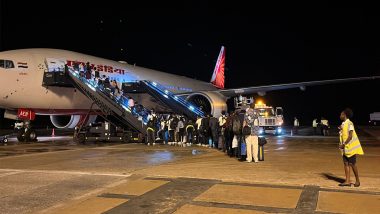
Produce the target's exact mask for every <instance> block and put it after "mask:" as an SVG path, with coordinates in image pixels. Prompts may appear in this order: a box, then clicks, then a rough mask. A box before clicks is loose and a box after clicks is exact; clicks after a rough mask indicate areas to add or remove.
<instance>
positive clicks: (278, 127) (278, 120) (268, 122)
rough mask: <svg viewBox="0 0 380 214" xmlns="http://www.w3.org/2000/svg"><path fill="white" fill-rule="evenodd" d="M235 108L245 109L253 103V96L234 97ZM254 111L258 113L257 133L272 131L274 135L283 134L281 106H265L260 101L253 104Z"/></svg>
mask: <svg viewBox="0 0 380 214" xmlns="http://www.w3.org/2000/svg"><path fill="white" fill-rule="evenodd" d="M234 102H235V108H236V109H246V108H248V107H250V106H252V104H253V103H254V99H253V97H243V96H239V97H235V99H234ZM254 109H255V111H256V112H257V113H258V115H259V126H260V130H259V134H265V133H272V134H275V135H280V134H283V129H282V125H283V124H284V116H283V109H282V107H276V108H274V107H272V106H267V105H266V104H265V103H263V102H262V101H258V102H257V103H256V104H255V108H254Z"/></svg>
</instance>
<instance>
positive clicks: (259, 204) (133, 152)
mask: <svg viewBox="0 0 380 214" xmlns="http://www.w3.org/2000/svg"><path fill="white" fill-rule="evenodd" d="M359 137H360V136H359ZM337 143H338V142H337V138H335V137H333V136H332V137H312V136H307V137H302V136H282V137H269V138H268V144H267V145H266V146H265V148H264V151H265V160H264V161H262V162H259V163H246V162H239V161H237V160H236V159H234V158H230V157H228V156H226V155H225V154H224V153H222V152H220V151H217V150H214V149H208V148H204V147H198V146H193V147H186V148H183V147H171V146H163V145H160V146H154V147H152V146H150V147H148V146H145V145H139V144H112V145H110V144H108V145H106V144H90V145H75V144H72V143H71V142H70V141H69V140H62V141H59V142H58V141H54V142H50V141H47V142H41V143H40V142H39V143H34V144H14V145H8V146H0V178H1V181H2V182H1V183H0V210H1V213H103V212H106V213H294V212H295V213H314V212H316V213H373V212H377V210H378V209H379V208H380V203H379V202H380V165H379V164H378V163H379V162H380V141H379V140H377V139H376V138H374V137H371V136H365V137H363V139H362V144H363V147H364V151H365V155H364V156H361V157H359V158H358V168H359V173H360V175H361V184H362V185H361V186H360V187H359V188H354V187H346V188H340V187H338V186H337V185H338V184H339V181H340V180H341V179H343V178H344V171H343V166H342V165H343V164H342V160H341V156H340V153H339V150H338V149H337ZM352 181H354V180H352ZM346 201H352V203H349V204H346V205H345V206H342V204H345V202H346ZM354 201H362V203H360V204H356V203H353V202H354Z"/></svg>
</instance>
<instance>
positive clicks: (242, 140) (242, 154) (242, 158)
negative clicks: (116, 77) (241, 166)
mask: <svg viewBox="0 0 380 214" xmlns="http://www.w3.org/2000/svg"><path fill="white" fill-rule="evenodd" d="M244 116H245V110H241V111H240V112H239V116H238V117H239V120H240V123H241V127H243V123H244ZM244 143H245V138H244V136H243V135H242V134H241V135H240V136H239V142H238V158H239V160H240V161H245V159H246V157H247V155H246V151H243V150H242V144H244ZM244 148H245V147H244Z"/></svg>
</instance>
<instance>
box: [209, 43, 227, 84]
mask: <svg viewBox="0 0 380 214" xmlns="http://www.w3.org/2000/svg"><path fill="white" fill-rule="evenodd" d="M225 58H226V54H225V49H224V46H222V48H221V49H220V53H219V57H218V61H217V62H216V65H215V69H214V73H213V74H212V78H211V81H210V82H211V83H212V84H213V85H215V86H216V87H218V88H220V89H224V64H225Z"/></svg>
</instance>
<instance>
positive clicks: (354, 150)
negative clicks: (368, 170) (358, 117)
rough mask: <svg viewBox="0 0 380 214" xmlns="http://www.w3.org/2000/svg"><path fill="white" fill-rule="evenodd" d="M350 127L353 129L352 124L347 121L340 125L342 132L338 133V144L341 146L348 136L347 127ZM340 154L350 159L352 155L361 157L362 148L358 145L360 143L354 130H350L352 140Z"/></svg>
mask: <svg viewBox="0 0 380 214" xmlns="http://www.w3.org/2000/svg"><path fill="white" fill-rule="evenodd" d="M350 125H351V126H352V127H353V126H354V124H353V123H352V122H351V121H350V120H349V119H347V120H346V121H344V122H343V124H342V130H341V132H340V143H341V144H343V143H344V142H346V140H347V138H348V136H349V132H350V130H349V127H350ZM342 154H344V155H345V156H346V157H351V156H353V155H363V154H364V152H363V149H362V146H361V145H360V141H359V138H358V136H357V135H356V132H355V129H354V130H352V139H351V140H350V142H348V143H347V144H346V145H345V146H344V149H343V150H342Z"/></svg>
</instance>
